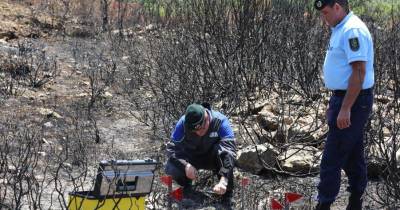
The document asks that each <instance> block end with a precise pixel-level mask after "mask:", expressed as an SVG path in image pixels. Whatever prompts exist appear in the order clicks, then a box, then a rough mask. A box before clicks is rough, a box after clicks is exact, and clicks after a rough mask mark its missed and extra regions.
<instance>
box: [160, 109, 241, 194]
mask: <svg viewBox="0 0 400 210" xmlns="http://www.w3.org/2000/svg"><path fill="white" fill-rule="evenodd" d="M171 138H172V139H171V141H170V142H169V143H168V144H167V154H168V161H167V164H166V166H165V171H166V173H167V174H169V175H171V176H172V178H173V179H174V180H175V181H176V182H177V183H178V184H179V185H181V186H183V187H184V193H185V192H190V191H191V190H192V189H191V182H192V180H194V179H196V177H197V170H198V169H209V170H213V171H215V172H216V173H217V174H218V175H219V177H220V178H219V182H218V183H217V184H216V185H215V186H214V188H213V190H214V192H215V193H217V194H219V195H223V199H224V200H226V201H228V202H230V199H231V197H232V190H233V167H234V162H235V158H236V144H235V137H234V134H233V131H232V128H231V126H230V123H229V120H228V118H227V117H226V116H224V115H223V114H221V113H220V112H217V111H214V110H211V109H210V108H208V109H207V108H205V107H204V106H202V105H200V104H191V105H189V106H188V107H187V109H186V113H185V115H184V116H182V117H181V118H180V119H179V121H178V123H177V124H176V126H175V129H174V131H173V133H172V137H171Z"/></svg>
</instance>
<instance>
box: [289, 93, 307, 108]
mask: <svg viewBox="0 0 400 210" xmlns="http://www.w3.org/2000/svg"><path fill="white" fill-rule="evenodd" d="M288 103H289V104H292V105H298V106H300V105H303V104H304V99H303V97H301V96H299V95H294V96H292V97H291V98H290V99H289V101H288Z"/></svg>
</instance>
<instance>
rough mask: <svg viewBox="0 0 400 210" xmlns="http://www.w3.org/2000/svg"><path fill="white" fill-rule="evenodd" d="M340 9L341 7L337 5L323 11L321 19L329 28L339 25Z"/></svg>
mask: <svg viewBox="0 0 400 210" xmlns="http://www.w3.org/2000/svg"><path fill="white" fill-rule="evenodd" d="M339 9H340V7H339V5H338V4H337V3H335V4H334V5H333V6H332V7H331V6H329V5H327V6H325V7H324V8H323V9H322V10H321V17H322V19H323V20H324V21H325V23H326V24H327V25H328V26H330V27H334V26H336V24H338V22H339V21H338V19H339V17H338V14H339Z"/></svg>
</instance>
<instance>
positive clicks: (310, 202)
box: [0, 1, 379, 209]
mask: <svg viewBox="0 0 400 210" xmlns="http://www.w3.org/2000/svg"><path fill="white" fill-rule="evenodd" d="M0 14H1V19H2V20H1V21H0V32H2V33H3V34H4V33H9V34H11V35H8V36H4V37H5V38H4V37H3V41H2V42H1V43H3V44H2V45H7V46H16V45H17V43H18V42H20V41H21V40H26V39H29V41H31V42H33V43H35V44H37V45H40V46H42V47H43V49H45V50H46V51H47V52H48V54H49V55H52V56H55V58H56V60H57V62H58V66H59V67H60V70H59V73H58V75H57V76H56V77H55V78H54V79H53V80H52V81H51V82H49V83H47V84H45V85H44V86H43V87H40V88H28V87H23V88H21V92H20V94H18V95H16V96H10V97H7V98H3V99H2V100H1V103H0V106H1V109H0V116H1V117H0V118H1V121H3V122H9V121H14V120H17V121H19V123H20V124H23V125H25V126H29V125H38V126H44V127H46V126H45V124H46V123H48V122H51V124H52V126H48V127H46V128H45V132H44V138H46V141H49V142H53V144H57V139H58V138H60V136H62V135H60V134H61V133H62V134H65V133H68V131H61V130H63V126H65V125H68V124H71V121H72V114H71V112H70V111H71V110H72V107H74V105H75V104H81V103H83V104H84V103H86V102H87V94H88V92H89V90H88V80H87V78H86V77H85V76H84V75H83V74H82V72H80V71H79V69H77V68H76V67H75V65H76V61H75V60H74V58H73V56H72V53H73V52H72V46H73V44H74V43H76V42H77V41H79V42H81V41H82V42H91V40H90V39H87V38H71V37H60V36H55V35H51V34H47V33H43V32H39V33H38V34H39V35H40V38H34V39H32V38H30V37H32V34H31V33H30V32H29V31H30V30H31V26H32V24H31V22H30V21H31V20H30V19H29V18H28V17H29V10H27V9H26V7H25V5H21V4H15V3H13V4H12V3H6V2H3V1H1V2H0ZM13 34H14V35H15V37H14V36H13ZM0 39H1V37H0ZM108 91H109V92H110V93H111V94H112V97H109V98H106V99H105V100H104V107H103V108H102V109H98V110H96V119H97V121H96V123H97V127H98V131H99V138H100V143H98V144H97V147H98V148H99V150H100V151H101V152H99V153H98V154H96V155H95V156H94V157H93V159H92V160H91V161H90V162H91V163H93V165H92V166H91V167H93V169H92V170H95V168H96V163H98V162H99V161H100V160H102V159H107V158H115V159H143V158H154V159H157V160H159V161H160V162H161V163H162V162H163V160H164V157H163V139H158V138H157V137H155V136H154V135H153V133H152V130H151V127H150V126H148V125H145V124H143V123H141V122H140V121H139V120H138V119H137V118H136V117H135V114H132V112H133V113H135V110H132V107H131V106H130V105H129V102H128V101H127V100H126V98H125V97H124V96H123V95H122V94H120V93H119V92H118V90H117V89H113V88H110V89H109V90H108ZM43 107H45V108H49V109H52V110H53V111H55V112H57V113H59V114H60V115H61V116H62V117H63V118H61V119H54V118H48V117H47V116H43V115H42V114H40V113H39V112H38V109H39V108H43ZM60 131H61V132H60ZM89 144H96V143H95V142H89ZM162 174H163V170H162V167H159V169H158V170H157V172H156V177H155V179H154V185H153V193H152V194H150V195H149V196H148V204H147V206H148V208H150V209H152V208H153V209H164V208H166V188H165V187H164V186H163V185H162V184H161V183H160V181H159V177H160V176H161V175H162ZM200 175H201V177H202V179H199V180H198V181H197V182H196V183H195V189H196V191H198V192H199V194H198V196H196V197H195V198H194V199H192V200H193V201H194V203H193V202H190V201H189V202H188V201H187V199H185V200H184V202H183V203H181V202H175V203H174V204H173V206H174V208H181V209H223V208H225V207H224V206H221V204H220V203H219V198H218V196H215V195H213V194H212V193H209V190H210V189H211V188H212V184H213V182H212V181H211V179H213V181H214V182H215V181H216V178H212V175H210V174H209V173H207V172H201V173H200ZM244 176H246V177H250V179H251V182H250V185H249V186H247V187H243V188H242V187H240V186H237V187H236V190H235V193H234V200H235V207H234V209H241V208H242V209H257V208H258V209H263V207H265V206H266V205H267V204H266V202H267V201H266V198H267V197H275V198H278V199H279V198H280V197H281V196H282V193H283V192H288V191H292V192H298V193H300V194H303V195H304V198H303V200H302V202H301V203H300V204H298V205H297V207H293V208H294V209H311V208H310V207H311V206H314V205H315V200H314V199H313V197H314V196H315V191H316V187H315V186H316V184H317V181H318V177H305V178H297V177H282V176H277V175H270V174H268V173H265V174H264V175H261V176H258V175H252V174H250V173H248V172H244V171H241V170H240V169H236V172H235V180H236V185H238V183H240V179H241V177H244ZM93 178H94V177H93ZM374 184H375V182H373V181H371V182H370V184H369V187H368V190H367V195H366V199H365V200H366V202H365V203H364V207H365V209H378V206H379V205H378V204H377V203H375V202H374V201H373V198H374V197H375V193H374V190H375V188H374V187H373V185H374ZM49 187H50V188H51V186H49ZM88 188H90V185H89V186H88ZM345 188H346V182H345V179H343V180H342V187H341V192H340V194H339V197H338V199H337V201H336V202H335V204H334V205H333V208H332V209H345V205H346V199H347V193H346V192H345ZM65 193H66V194H67V193H68V192H65ZM45 197H47V200H48V202H50V201H51V200H53V199H54V201H53V202H55V203H57V202H58V201H56V199H55V197H54V196H52V195H49V194H45ZM26 207H27V206H26ZM59 208H60V207H59V206H58V205H57V204H53V206H52V207H51V209H59Z"/></svg>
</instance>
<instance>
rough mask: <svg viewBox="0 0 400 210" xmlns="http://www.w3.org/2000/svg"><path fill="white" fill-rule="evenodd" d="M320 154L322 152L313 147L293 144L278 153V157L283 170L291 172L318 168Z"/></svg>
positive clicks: (316, 169) (304, 171)
mask: <svg viewBox="0 0 400 210" xmlns="http://www.w3.org/2000/svg"><path fill="white" fill-rule="evenodd" d="M321 154H322V152H321V151H319V150H318V149H316V148H315V147H311V146H302V145H294V146H290V147H289V148H288V149H287V150H286V152H284V153H282V154H281V155H279V157H278V159H279V161H280V162H281V167H282V169H283V170H285V171H289V172H292V173H297V172H302V173H306V172H315V171H318V169H319V162H320V157H321Z"/></svg>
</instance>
